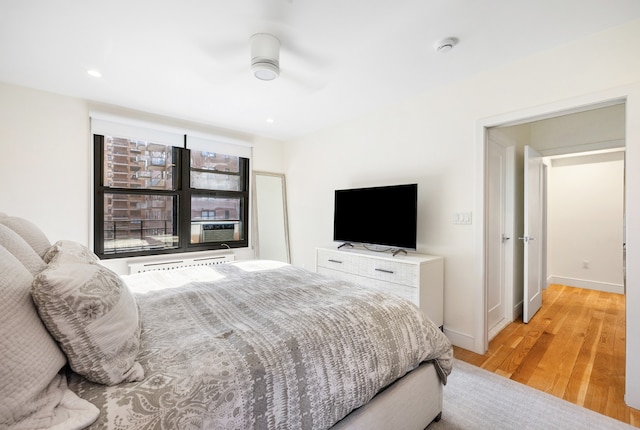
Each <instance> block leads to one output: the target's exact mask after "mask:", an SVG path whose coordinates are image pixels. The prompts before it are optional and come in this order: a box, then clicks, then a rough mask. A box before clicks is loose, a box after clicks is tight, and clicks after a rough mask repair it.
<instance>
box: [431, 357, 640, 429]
mask: <svg viewBox="0 0 640 430" xmlns="http://www.w3.org/2000/svg"><path fill="white" fill-rule="evenodd" d="M443 401H444V405H443V411H442V420H440V421H439V422H437V423H432V424H431V425H430V426H429V427H428V430H476V429H477V430H499V429H504V430H525V429H541V430H542V429H544V430H552V429H557V430H573V429H582V430H600V429H602V430H605V429H606V430H614V429H615V430H617V429H623V430H624V429H627V430H630V429H635V430H638V429H637V428H636V427H632V426H630V425H628V424H625V423H623V422H621V421H617V420H614V419H612V418H609V417H607V416H604V415H601V414H598V413H596V412H593V411H591V410H589V409H586V408H582V407H580V406H577V405H574V404H572V403H569V402H567V401H565V400H562V399H559V398H557V397H554V396H552V395H550V394H547V393H544V392H542V391H539V390H535V389H533V388H530V387H527V386H526V385H523V384H520V383H518V382H515V381H512V380H510V379H508V378H504V377H501V376H499V375H496V374H493V373H491V372H488V371H486V370H484V369H481V368H479V367H476V366H473V365H470V364H468V363H465V362H462V361H460V360H456V362H455V367H454V370H453V372H452V373H451V375H450V376H449V380H448V383H447V385H446V386H445V387H444V400H443Z"/></svg>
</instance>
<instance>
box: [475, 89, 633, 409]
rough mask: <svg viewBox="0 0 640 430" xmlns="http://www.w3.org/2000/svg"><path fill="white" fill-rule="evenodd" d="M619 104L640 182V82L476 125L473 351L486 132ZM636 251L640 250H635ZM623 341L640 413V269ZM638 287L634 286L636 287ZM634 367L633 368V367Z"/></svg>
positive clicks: (483, 346)
mask: <svg viewBox="0 0 640 430" xmlns="http://www.w3.org/2000/svg"><path fill="white" fill-rule="evenodd" d="M620 102H623V103H625V106H626V116H627V120H626V124H625V136H626V141H625V148H626V154H627V158H626V165H627V168H626V169H625V183H627V184H631V183H640V124H638V119H639V118H640V83H635V84H630V85H626V86H623V87H617V88H613V89H609V90H604V91H602V92H598V93H592V94H588V95H584V96H579V97H575V98H571V99H567V100H562V101H558V102H555V103H549V104H545V105H539V106H535V107H531V108H527V109H522V110H517V111H513V112H509V113H507V114H502V115H497V116H494V117H489V118H484V119H480V120H478V121H477V122H476V154H475V159H476V204H475V206H476V210H475V212H476V220H477V223H476V225H475V228H474V239H475V244H476V245H475V246H476V248H475V252H474V254H475V255H476V256H477V258H476V260H475V267H474V272H475V273H476V275H477V276H476V279H477V282H476V284H475V286H474V293H475V294H474V302H475V303H476V308H475V310H474V327H475V329H474V332H473V333H472V337H473V348H472V349H473V351H474V352H476V353H480V354H484V353H485V352H486V351H487V349H488V339H487V338H488V330H487V317H486V303H487V301H486V285H487V281H486V242H485V240H486V224H485V223H486V218H487V213H486V211H487V209H488V205H487V204H486V200H487V196H486V193H485V188H486V170H487V169H486V154H487V144H486V136H487V128H490V127H495V126H500V125H516V124H521V123H525V122H531V121H535V120H540V119H546V118H552V117H556V116H558V115H563V114H567V113H572V112H579V111H584V110H590V109H594V108H597V107H605V106H610V105H611V104H616V103H620ZM630 189H631V187H628V186H627V187H626V190H625V201H626V207H625V218H626V219H627V220H631V219H640V196H635V195H634V194H633V191H635V189H631V190H630ZM625 228H626V244H627V247H626V258H627V259H629V260H630V261H634V259H636V258H637V259H638V261H640V251H639V250H636V249H635V245H636V244H640V223H638V224H637V225H636V224H632V223H630V222H627V223H626V226H625ZM639 249H640V247H639ZM626 279H627V285H628V287H627V295H626V299H627V300H626V302H627V321H626V329H627V337H626V343H627V344H626V384H625V402H626V403H627V404H628V405H629V406H631V407H634V408H640V384H638V383H637V382H638V381H640V369H639V368H634V366H631V365H630V363H634V362H636V361H637V360H640V267H638V268H636V267H635V266H633V265H627V270H626ZM636 283H638V286H636ZM636 367H637V366H636Z"/></svg>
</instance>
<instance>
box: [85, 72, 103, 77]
mask: <svg viewBox="0 0 640 430" xmlns="http://www.w3.org/2000/svg"><path fill="white" fill-rule="evenodd" d="M87 74H88V75H89V76H93V77H94V78H101V77H102V73H100V72H98V71H97V70H87Z"/></svg>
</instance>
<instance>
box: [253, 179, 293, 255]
mask: <svg viewBox="0 0 640 430" xmlns="http://www.w3.org/2000/svg"><path fill="white" fill-rule="evenodd" d="M253 217H254V218H253V219H254V224H253V225H254V234H255V241H254V243H255V252H256V258H260V259H263V260H276V261H283V262H285V263H290V262H291V261H290V256H289V226H288V223H287V194H286V186H285V180H284V174H282V173H271V172H254V173H253Z"/></svg>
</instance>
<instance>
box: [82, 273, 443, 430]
mask: <svg viewBox="0 0 640 430" xmlns="http://www.w3.org/2000/svg"><path fill="white" fill-rule="evenodd" d="M125 281H126V282H127V284H128V285H129V287H130V288H131V289H132V290H133V291H134V293H135V295H136V300H137V303H138V306H139V310H140V318H141V321H142V335H141V352H140V354H139V356H138V361H139V362H140V363H141V364H142V366H143V368H144V370H145V378H144V380H142V381H139V382H131V383H123V384H119V385H116V386H112V387H107V386H104V385H99V384H95V383H91V382H89V381H87V380H85V379H83V378H81V377H79V376H78V375H75V374H70V375H69V386H70V388H71V389H72V390H73V391H75V392H76V393H77V394H78V395H79V396H80V397H82V398H85V399H87V400H89V401H91V402H92V403H93V404H95V405H96V406H97V407H98V408H99V409H100V411H101V412H100V416H99V418H98V420H97V421H96V422H95V423H94V424H93V426H92V427H91V428H92V429H147V428H153V429H172V430H173V429H201V428H206V429H239V430H242V429H289V428H291V429H328V428H330V427H331V426H332V425H334V424H335V423H336V422H338V421H339V420H340V419H342V418H343V417H345V416H346V415H347V414H349V413H350V412H351V411H352V410H353V409H356V408H358V407H359V406H362V405H363V404H365V403H367V402H368V401H369V400H370V399H371V398H372V397H373V396H375V394H376V393H377V392H379V391H380V390H381V389H382V388H384V387H385V386H387V385H389V384H390V383H392V382H393V381H394V380H396V379H398V378H400V377H402V376H403V375H404V374H405V373H407V372H408V371H410V370H411V369H413V368H415V367H417V365H418V364H420V363H421V362H424V361H433V362H434V364H435V367H436V370H437V371H438V374H439V376H440V378H441V380H442V382H443V383H446V377H447V375H448V374H449V372H450V371H451V366H452V358H453V351H452V348H451V344H450V343H449V341H448V339H447V338H446V337H445V336H444V335H443V333H442V332H441V331H440V330H439V329H438V328H437V327H436V326H435V325H434V324H433V323H431V321H429V320H428V318H427V317H426V316H425V315H424V314H423V313H422V312H421V311H420V310H419V309H418V308H417V307H415V306H414V305H412V304H411V303H409V302H407V301H405V300H403V299H401V298H397V297H395V296H390V295H384V294H382V293H379V292H376V291H372V290H367V289H364V288H359V287H357V286H355V285H353V284H349V283H345V282H344V281H338V280H332V279H329V278H327V277H324V276H322V275H318V274H316V273H313V272H309V271H307V270H304V269H300V268H297V267H294V266H290V265H284V264H280V263H274V262H264V261H257V262H237V263H233V264H225V265H219V266H215V268H194V269H186V270H183V271H180V270H178V271H175V272H172V273H166V274H163V273H159V272H151V273H145V274H140V275H132V276H129V277H125Z"/></svg>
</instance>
